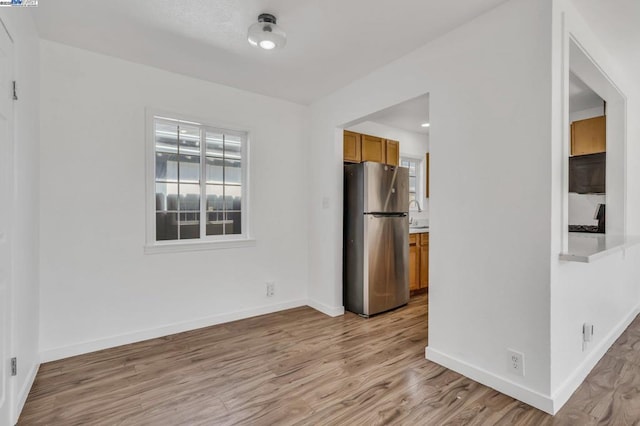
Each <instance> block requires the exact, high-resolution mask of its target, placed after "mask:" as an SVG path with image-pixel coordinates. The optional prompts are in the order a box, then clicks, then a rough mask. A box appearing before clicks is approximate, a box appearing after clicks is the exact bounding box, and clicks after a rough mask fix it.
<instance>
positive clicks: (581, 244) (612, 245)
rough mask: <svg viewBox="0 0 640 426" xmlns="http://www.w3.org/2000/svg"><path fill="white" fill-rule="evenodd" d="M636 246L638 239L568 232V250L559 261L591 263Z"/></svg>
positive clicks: (638, 242) (639, 240) (639, 239)
mask: <svg viewBox="0 0 640 426" xmlns="http://www.w3.org/2000/svg"><path fill="white" fill-rule="evenodd" d="M637 244H640V238H639V237H624V236H621V235H608V234H583V233H579V232H569V249H568V250H567V253H561V254H560V260H564V261H568V262H580V263H592V262H594V261H596V260H598V259H601V258H603V257H606V256H609V255H611V254H613V253H617V252H620V251H623V250H625V249H627V248H629V247H632V246H635V245H637Z"/></svg>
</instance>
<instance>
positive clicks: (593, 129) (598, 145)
mask: <svg viewBox="0 0 640 426" xmlns="http://www.w3.org/2000/svg"><path fill="white" fill-rule="evenodd" d="M606 150H607V117H606V116H604V115H603V116H601V117H594V118H588V119H586V120H578V121H574V122H573V123H571V155H586V154H596V153H599V152H606Z"/></svg>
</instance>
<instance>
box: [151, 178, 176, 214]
mask: <svg viewBox="0 0 640 426" xmlns="http://www.w3.org/2000/svg"><path fill="white" fill-rule="evenodd" d="M156 210H157V211H167V210H168V211H178V185H177V184H175V183H156Z"/></svg>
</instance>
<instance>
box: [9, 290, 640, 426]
mask: <svg viewBox="0 0 640 426" xmlns="http://www.w3.org/2000/svg"><path fill="white" fill-rule="evenodd" d="M426 305H427V295H420V296H417V297H415V298H413V299H412V300H411V302H410V304H409V305H408V306H407V307H404V308H401V309H398V310H396V311H394V312H392V313H388V314H385V315H381V316H378V317H374V318H370V319H368V320H367V319H363V318H359V317H357V316H356V315H353V314H349V313H348V314H346V315H344V316H342V317H338V318H329V317H326V316H324V315H322V314H320V313H318V312H316V311H314V310H313V309H311V308H298V309H292V310H288V311H285V312H280V313H276V314H271V315H264V316H261V317H256V318H251V319H246V320H242V321H236V322H233V323H228V324H223V325H218V326H214V327H209V328H205V329H200V330H196V331H191V332H187V333H181V334H177V335H173V336H168V337H164V338H160V339H154V340H149V341H145V342H141V343H136V344H132V345H127V346H122V347H117V348H113V349H108V350H104V351H100V352H95V353H91V354H87V355H82V356H78V357H74V358H69V359H65V360H61V361H56V362H52V363H48V364H44V365H42V367H41V368H40V371H39V373H38V376H37V378H36V382H35V385H34V386H33V389H32V390H31V393H30V394H29V398H28V400H27V403H26V405H25V408H24V411H23V413H22V416H21V417H20V421H19V424H20V425H65V426H69V425H121V424H122V425H226V424H246V425H280V424H283V425H289V424H309V425H374V424H394V425H395V424H398V425H438V426H439V425H466V424H473V425H476V424H482V425H485V424H486V425H496V424H502V425H550V424H561V425H565V424H566V425H590V424H611V425H631V424H639V423H640V393H639V390H640V355H639V350H640V319H637V320H636V321H635V322H634V323H633V324H632V326H631V327H629V329H628V330H627V331H626V332H625V333H624V335H623V336H622V337H621V338H620V339H619V340H618V341H617V342H616V344H615V345H614V347H612V348H611V350H610V351H609V352H608V353H607V355H606V356H605V357H604V358H603V359H602V361H601V362H600V363H599V364H598V365H597V366H596V367H595V369H594V370H593V372H592V373H591V374H590V375H589V377H588V378H587V380H586V381H585V383H583V384H582V386H581V387H580V388H579V389H578V391H577V392H576V393H575V394H574V395H573V397H572V398H571V400H570V401H569V402H568V403H567V405H566V406H565V407H564V408H563V409H562V411H561V412H560V413H559V414H558V415H556V416H555V417H551V416H549V415H547V414H545V413H543V412H541V411H539V410H537V409H535V408H532V407H530V406H528V405H526V404H523V403H521V402H518V401H515V400H514V399H512V398H510V397H508V396H505V395H502V394H500V393H498V392H496V391H494V390H492V389H490V388H487V387H485V386H483V385H480V384H478V383H476V382H474V381H473V380H470V379H467V378H465V377H463V376H461V375H459V374H457V373H454V372H452V371H450V370H447V369H445V368H443V367H440V366H438V365H437V364H434V363H432V362H429V361H426V360H425V359H424V348H425V346H426V342H427V308H426Z"/></svg>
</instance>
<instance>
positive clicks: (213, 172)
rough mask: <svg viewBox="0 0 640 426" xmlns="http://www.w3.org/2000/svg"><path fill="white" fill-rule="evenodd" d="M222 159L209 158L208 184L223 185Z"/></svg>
mask: <svg viewBox="0 0 640 426" xmlns="http://www.w3.org/2000/svg"><path fill="white" fill-rule="evenodd" d="M222 164H223V163H222V159H221V158H212V157H207V183H219V184H222Z"/></svg>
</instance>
